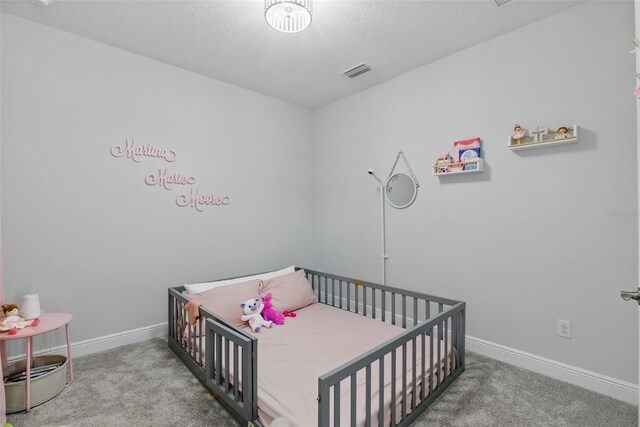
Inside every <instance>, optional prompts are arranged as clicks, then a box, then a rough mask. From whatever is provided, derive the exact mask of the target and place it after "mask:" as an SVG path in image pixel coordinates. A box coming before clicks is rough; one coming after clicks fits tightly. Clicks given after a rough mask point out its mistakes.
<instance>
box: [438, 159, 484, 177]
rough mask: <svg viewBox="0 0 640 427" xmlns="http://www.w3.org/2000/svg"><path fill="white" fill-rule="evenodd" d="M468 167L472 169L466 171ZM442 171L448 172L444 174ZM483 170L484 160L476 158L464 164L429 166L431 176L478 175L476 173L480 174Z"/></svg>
mask: <svg viewBox="0 0 640 427" xmlns="http://www.w3.org/2000/svg"><path fill="white" fill-rule="evenodd" d="M474 166H475V167H474ZM469 167H474V168H473V169H467V168H469ZM465 169H466V170H465ZM443 170H447V171H448V172H444V171H443ZM483 170H484V159H481V158H478V159H475V160H468V161H466V162H453V163H434V164H433V165H432V166H431V175H433V176H448V175H461V174H465V173H478V172H482V171H483Z"/></svg>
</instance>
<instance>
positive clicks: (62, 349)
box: [8, 322, 167, 362]
mask: <svg viewBox="0 0 640 427" xmlns="http://www.w3.org/2000/svg"><path fill="white" fill-rule="evenodd" d="M166 336H167V322H164V323H158V324H156V325H151V326H144V327H142V328H137V329H131V330H129V331H124V332H117V333H115V334H109V335H104V336H101V337H96V338H90V339H88V340H84V341H78V342H73V343H71V355H72V356H73V357H79V356H85V355H87V354H91V353H97V352H99V351H105V350H110V349H112V348H116V347H120V346H123V345H127V344H133V343H136V342H141V341H146V340H149V339H151V338H157V337H166ZM39 354H62V355H66V354H67V345H66V344H63V345H59V346H56V347H52V348H48V349H45V350H40V351H36V352H34V355H39ZM24 356H25V355H24V354H18V355H15V356H10V357H9V358H8V362H11V361H14V360H17V359H23V358H24Z"/></svg>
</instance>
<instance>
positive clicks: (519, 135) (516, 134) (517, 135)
mask: <svg viewBox="0 0 640 427" xmlns="http://www.w3.org/2000/svg"><path fill="white" fill-rule="evenodd" d="M527 136H529V134H528V133H527V131H526V130H524V129H522V126H520V125H518V124H516V125H515V126H514V127H513V135H511V139H513V141H514V142H515V143H516V144H520V143H521V142H522V140H523V139H525V138H526V137H527Z"/></svg>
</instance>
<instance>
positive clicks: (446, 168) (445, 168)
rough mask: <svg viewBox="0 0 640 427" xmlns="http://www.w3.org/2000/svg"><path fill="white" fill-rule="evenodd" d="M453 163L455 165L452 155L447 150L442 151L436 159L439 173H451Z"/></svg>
mask: <svg viewBox="0 0 640 427" xmlns="http://www.w3.org/2000/svg"><path fill="white" fill-rule="evenodd" d="M451 163H453V157H451V154H449V152H448V151H446V150H440V155H439V156H438V158H437V159H436V166H437V170H438V173H449V172H450V171H451Z"/></svg>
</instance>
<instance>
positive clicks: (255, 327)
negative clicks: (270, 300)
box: [240, 298, 273, 333]
mask: <svg viewBox="0 0 640 427" xmlns="http://www.w3.org/2000/svg"><path fill="white" fill-rule="evenodd" d="M240 307H242V308H243V309H244V316H242V317H241V318H240V319H241V320H242V321H243V322H249V326H251V330H252V331H253V332H254V333H255V332H260V328H261V327H262V326H264V327H266V328H270V327H272V326H273V322H272V321H270V320H264V319H263V318H262V315H261V314H260V313H262V310H264V304H262V303H261V302H260V298H252V299H248V300H246V301H245V302H243V303H242V304H240Z"/></svg>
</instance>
